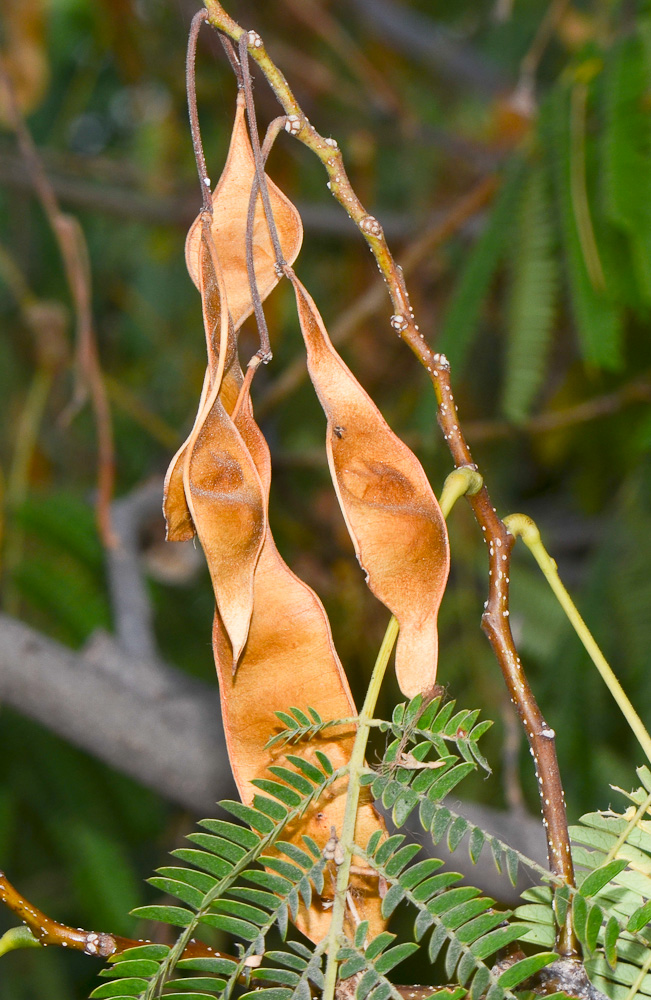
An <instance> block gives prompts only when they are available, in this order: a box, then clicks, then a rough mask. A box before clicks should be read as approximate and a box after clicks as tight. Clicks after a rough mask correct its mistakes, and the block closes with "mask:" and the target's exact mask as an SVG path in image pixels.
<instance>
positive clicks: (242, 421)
mask: <svg viewBox="0 0 651 1000" xmlns="http://www.w3.org/2000/svg"><path fill="white" fill-rule="evenodd" d="M236 425H237V427H238V428H239V430H240V431H241V434H242V438H243V440H244V441H245V443H246V445H247V447H248V449H249V452H250V454H251V455H252V457H253V460H254V462H255V464H256V467H257V468H258V471H259V473H260V477H261V479H262V482H263V484H264V492H265V498H267V497H268V490H269V481H270V462H269V451H268V448H267V445H266V442H265V440H264V438H263V436H262V434H261V432H260V430H259V429H258V427H257V425H256V424H255V422H254V420H253V415H252V412H251V408H250V403H249V401H248V399H247V400H245V401H244V404H243V406H242V407H241V408H240V411H239V413H238V416H237V419H236ZM213 648H214V653H215V662H216V665H217V671H218V674H219V689H220V695H221V699H222V714H223V719H224V731H225V734H226V742H227V746H228V753H229V757H230V762H231V767H232V770H233V775H234V777H235V781H236V783H237V786H238V789H239V792H240V795H241V797H242V800H243V801H244V802H246V803H251V802H252V801H253V797H254V795H255V794H256V788H255V786H254V785H253V784H252V782H253V780H254V779H256V778H265V777H267V778H268V777H269V775H268V772H267V768H268V766H269V765H270V764H274V763H276V764H283V763H284V762H285V754H284V750H283V748H282V747H271V748H269V749H265V744H266V742H267V740H268V739H269V738H270V737H271V736H272V735H273V734H274V732H278V730H279V729H280V728H282V726H281V724H280V723H279V721H278V718H277V717H276V714H275V713H276V712H277V711H285V712H287V711H289V710H290V708H291V707H292V706H293V705H297V706H299V707H301V706H302V707H305V703H306V700H307V701H309V704H310V705H311V706H312V707H313V708H315V709H316V710H317V711H318V712H319V714H320V715H321V717H322V718H323V719H341V718H349V717H351V716H355V715H357V710H356V708H355V705H354V702H353V699H352V696H351V693H350V689H349V687H348V681H347V679H346V676H345V674H344V672H343V669H342V666H341V663H340V661H339V658H338V656H337V653H336V651H335V648H334V645H333V642H332V636H331V633H330V626H329V624H328V619H327V616H326V613H325V610H324V608H323V605H322V604H321V602H320V601H319V599H318V597H317V596H316V594H315V593H314V592H313V591H312V590H311V589H310V588H309V587H308V586H307V585H306V584H305V583H303V582H302V581H301V580H299V579H298V577H296V576H295V575H294V573H292V571H291V570H290V569H289V567H288V566H287V565H286V563H285V562H284V561H283V560H282V558H281V556H280V554H279V553H278V550H277V548H276V546H275V544H274V541H273V538H272V536H271V532H270V530H269V527H268V526H267V529H266V536H265V540H264V545H263V547H262V551H261V553H260V558H259V560H258V564H257V568H256V572H255V578H254V601H253V616H252V618H251V627H250V630H249V638H248V641H247V644H246V647H245V649H244V651H243V653H242V656H241V658H240V662H239V666H238V670H237V673H236V674H235V675H234V676H233V674H232V671H231V669H230V664H231V662H232V652H231V646H230V643H229V640H228V636H227V634H226V630H225V628H224V626H223V624H222V621H221V619H220V615H219V613H217V614H216V616H215V624H214V629H213ZM354 737H355V728H354V725H352V724H349V725H346V726H341V727H338V728H336V729H329V730H326V731H325V732H324V733H322V734H320V735H319V736H317V737H316V738H315V739H314V740H313V741H311V742H310V744H309V745H307V746H306V747H305V749H303V748H301V755H302V756H305V757H306V758H307V759H312V760H314V752H315V750H316V749H320V750H322V751H323V752H324V753H326V754H327V755H328V757H329V758H330V760H331V761H332V763H333V765H334V766H335V767H339V766H342V765H344V764H345V763H346V762H347V761H348V760H349V759H350V754H351V751H352V746H353V741H354ZM315 763H316V761H315ZM346 787H347V782H346V781H345V780H341V781H339V782H337V784H335V785H333V786H332V787H331V788H330V789H329V790H328V792H327V793H326V794H325V795H324V796H323V797H322V799H320V800H319V801H318V802H317V803H316V804H315V805H314V806H312V807H311V808H310V809H309V810H308V811H307V813H306V814H305V816H304V817H303V818H302V819H301V820H300V821H299V822H297V823H294V824H293V825H291V826H289V827H288V828H287V829H286V830H285V831H284V832H283V839H284V840H289V841H292V842H294V843H296V844H298V845H302V841H301V837H302V835H303V834H306V835H309V836H311V837H313V838H314V840H315V841H316V843H317V844H318V845H319V847H321V848H323V847H324V846H325V844H326V842H327V841H328V839H329V837H330V833H331V828H332V827H333V826H334V827H335V829H336V830H337V831H339V832H341V827H342V822H343V814H344V806H345V798H346ZM378 829H381V830H384V824H383V822H382V820H381V819H380V817H379V816H378V815H377V813H376V812H375V809H374V808H373V806H372V803H371V801H370V798H369V796H368V794H367V792H366V791H363V795H362V799H361V803H360V808H359V813H358V818H357V827H356V838H357V839H358V841H359V843H362V844H365V843H366V842H367V840H368V838H369V837H370V836H371V834H372V833H373V832H374V831H375V830H378ZM351 891H352V893H353V895H354V898H355V906H356V908H357V911H358V914H359V917H360V919H366V920H369V922H370V927H371V936H375V935H376V934H378V933H380V932H381V931H382V930H383V929H384V927H385V921H384V920H383V918H382V915H381V900H380V899H379V896H378V891H377V878H375V879H374V878H373V877H372V876H364V875H360V874H354V875H353V876H352V877H351ZM331 899H332V893H331V892H330V891H329V890H328V898H324V899H323V900H320V899H318V898H317V899H315V900H314V902H313V904H312V906H311V907H310V909H309V910H307V909H305V908H304V907H301V910H300V912H299V916H298V920H297V921H296V923H297V926H298V927H299V929H300V930H301V931H302V932H303V933H304V934H306V935H307V936H308V937H310V938H311V939H312V940H313V941H319V940H321V939H322V938H323V936H324V935H325V933H326V932H327V929H328V925H329V922H330V910H329V908H328V906H329V904H330V903H331ZM351 920H352V918H351ZM349 930H351V932H352V930H354V928H349Z"/></svg>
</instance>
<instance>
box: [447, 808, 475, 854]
mask: <svg viewBox="0 0 651 1000" xmlns="http://www.w3.org/2000/svg"><path fill="white" fill-rule="evenodd" d="M469 825H470V824H469V823H468V820H467V819H464V818H463V816H457V818H456V819H455V821H454V823H453V824H452V826H451V827H450V828H449V830H448V850H449V851H450V853H451V854H453V853H454V852H455V851H456V849H457V847H458V846H459V844H460V843H461V841H462V840H463V838H464V836H465V834H466V831H467V829H468V827H469Z"/></svg>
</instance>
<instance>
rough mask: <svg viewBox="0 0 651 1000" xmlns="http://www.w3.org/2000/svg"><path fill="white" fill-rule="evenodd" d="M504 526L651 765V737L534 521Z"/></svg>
mask: <svg viewBox="0 0 651 1000" xmlns="http://www.w3.org/2000/svg"><path fill="white" fill-rule="evenodd" d="M504 524H505V525H506V528H507V530H508V531H510V532H511V534H512V535H514V536H515V537H516V538H517V537H518V536H520V537H521V538H522V541H523V542H524V543H525V545H526V546H527V547H528V548H529V549H530V550H531V553H532V555H533V557H534V559H535V560H536V562H537V563H538V565H539V566H540V568H541V570H542V572H543V574H544V576H545V578H546V580H547V582H548V584H549V586H550V587H551V588H552V590H553V592H554V594H555V595H556V599H557V600H558V603H559V604H560V605H561V607H562V608H563V611H564V612H565V614H566V615H567V617H568V619H569V621H570V624H571V625H572V627H573V629H574V631H575V632H576V634H577V635H578V637H579V639H580V640H581V642H582V643H583V646H584V648H585V650H586V652H587V654H588V656H589V657H590V659H591V660H592V662H593V663H594V665H595V667H596V668H597V670H598V671H599V673H600V674H601V676H602V678H603V680H604V682H605V684H606V687H607V688H608V690H609V691H610V693H611V694H612V696H613V698H614V699H615V701H616V702H617V704H618V706H619V708H620V710H621V712H622V715H623V716H624V718H625V719H626V721H627V722H628V724H629V726H630V727H631V729H632V730H633V733H634V734H635V736H636V738H637V741H638V743H639V744H640V746H641V747H642V750H643V751H644V753H645V754H646V756H647V759H648V760H649V761H651V736H649V733H648V731H647V729H646V727H645V726H644V723H643V722H642V720H641V718H640V716H639V715H638V714H637V712H636V711H635V709H634V708H633V705H632V704H631V702H630V700H629V698H628V697H627V695H626V694H625V692H624V689H623V688H622V686H621V684H620V683H619V681H618V680H617V678H616V676H615V674H614V673H613V670H612V668H611V666H610V664H609V663H608V661H607V660H606V657H605V656H604V654H603V653H602V652H601V650H600V649H599V646H598V645H597V643H596V642H595V640H594V638H593V635H592V633H591V632H590V629H589V628H588V626H587V625H586V623H585V622H584V621H583V618H582V617H581V615H580V614H579V611H578V609H577V607H576V605H575V604H574V602H573V600H572V598H571V597H570V595H569V594H568V592H567V590H566V589H565V587H564V586H563V584H562V582H561V578H560V577H559V575H558V569H557V567H556V563H555V562H554V560H553V559H552V558H551V556H550V555H549V553H548V552H547V550H546V548H545V546H544V545H543V543H542V541H541V538H540V532H539V530H538V528H537V526H536V524H535V523H534V522H533V521H532V520H531V518H530V517H527V515H526V514H511V515H510V516H509V517H505V518H504Z"/></svg>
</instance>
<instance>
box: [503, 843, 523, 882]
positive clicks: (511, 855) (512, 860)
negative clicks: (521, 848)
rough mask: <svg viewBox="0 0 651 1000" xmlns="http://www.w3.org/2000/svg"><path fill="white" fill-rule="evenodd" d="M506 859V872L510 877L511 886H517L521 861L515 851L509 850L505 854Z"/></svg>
mask: <svg viewBox="0 0 651 1000" xmlns="http://www.w3.org/2000/svg"><path fill="white" fill-rule="evenodd" d="M504 857H505V859H506V871H507V874H508V876H509V880H510V882H511V885H517V882H518V870H519V867H520V859H519V858H518V856H517V854H516V853H515V851H511V850H509V849H507V850H506V851H505V852H504Z"/></svg>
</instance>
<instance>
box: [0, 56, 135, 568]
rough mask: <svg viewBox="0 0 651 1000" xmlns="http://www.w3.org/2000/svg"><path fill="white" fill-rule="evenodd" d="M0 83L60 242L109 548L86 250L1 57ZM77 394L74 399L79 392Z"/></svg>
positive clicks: (103, 433)
mask: <svg viewBox="0 0 651 1000" xmlns="http://www.w3.org/2000/svg"><path fill="white" fill-rule="evenodd" d="M0 82H2V84H3V85H4V88H5V91H6V94H7V107H8V109H9V116H10V120H11V124H12V126H13V128H14V130H15V132H16V135H17V137H18V143H19V146H20V150H21V152H22V155H23V158H24V161H25V164H26V167H27V170H28V172H29V173H30V174H31V176H32V181H33V184H34V189H35V190H36V193H37V195H38V198H39V200H40V202H41V204H42V206H43V209H44V211H45V213H46V215H47V217H48V221H49V223H50V226H51V227H52V230H53V232H54V235H55V237H56V239H57V242H58V244H59V251H60V253H61V257H62V260H63V264H64V269H65V273H66V279H67V282H68V287H69V289H70V294H71V297H72V301H73V303H74V307H75V317H76V345H77V371H78V372H79V373H80V374H81V376H82V377H83V381H84V388H87V389H88V391H89V393H90V398H91V405H92V408H93V411H94V415H95V426H96V430H97V449H98V463H97V501H96V515H97V524H98V529H99V533H100V537H101V539H102V542H103V544H104V546H105V547H107V548H108V547H110V546H111V545H113V544H114V541H115V540H114V538H113V534H112V531H111V512H110V505H111V497H112V495H113V484H114V480H115V453H114V446H113V429H112V426H111V411H110V406H109V403H108V397H107V395H106V389H105V386H104V382H103V378H102V370H101V368H100V363H99V355H98V351H97V340H96V337H95V330H94V326H93V317H92V309H91V291H90V266H89V260H88V247H87V245H86V240H85V238H84V234H83V232H82V229H81V226H80V225H79V223H78V222H77V220H76V219H74V218H73V217H72V216H69V215H66V214H65V213H63V212H62V211H61V209H60V207H59V204H58V202H57V200H56V197H55V194H54V191H53V189H52V185H51V184H50V181H49V180H48V177H47V175H46V173H45V169H44V167H43V164H42V162H41V160H40V157H39V154H38V152H37V149H36V146H35V144H34V140H33V139H32V136H31V134H30V132H29V130H28V129H27V126H26V125H25V122H24V121H23V118H22V115H21V113H20V110H19V108H18V103H17V101H16V95H15V92H14V88H13V84H12V81H11V78H10V76H9V74H8V72H7V70H6V68H5V65H4V61H3V59H2V58H1V57H0ZM77 396H78V398H79V394H77ZM74 402H75V401H73V403H74Z"/></svg>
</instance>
